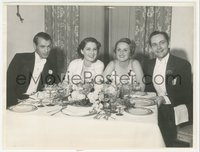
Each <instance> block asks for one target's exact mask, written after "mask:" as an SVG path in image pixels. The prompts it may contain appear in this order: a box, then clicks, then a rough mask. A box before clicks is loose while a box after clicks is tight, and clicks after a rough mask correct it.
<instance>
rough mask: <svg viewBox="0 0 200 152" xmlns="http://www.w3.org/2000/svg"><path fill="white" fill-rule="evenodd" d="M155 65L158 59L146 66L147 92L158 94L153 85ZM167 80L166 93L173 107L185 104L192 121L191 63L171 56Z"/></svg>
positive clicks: (168, 63)
mask: <svg viewBox="0 0 200 152" xmlns="http://www.w3.org/2000/svg"><path fill="white" fill-rule="evenodd" d="M155 63H156V59H153V60H149V61H147V62H146V64H145V66H144V76H145V83H146V88H145V90H146V91H153V92H156V90H155V88H154V86H153V83H152V77H153V71H154V66H155ZM165 79H166V91H167V94H168V98H169V100H170V101H171V106H172V107H175V106H178V105H180V104H185V105H186V106H187V109H188V112H189V119H190V120H192V113H193V109H192V107H193V97H192V96H193V88H192V74H191V65H190V63H189V62H188V61H186V60H184V59H181V58H179V57H176V56H173V55H171V54H170V56H169V59H168V62H167V67H166V75H165Z"/></svg>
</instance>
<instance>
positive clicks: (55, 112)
mask: <svg viewBox="0 0 200 152" xmlns="http://www.w3.org/2000/svg"><path fill="white" fill-rule="evenodd" d="M65 108H67V105H66V106H63V107H62V108H61V109H59V110H58V111H56V112H54V113H52V114H51V116H54V115H55V114H57V113H59V112H61V111H62V110H63V109H65ZM54 111H55V110H54Z"/></svg>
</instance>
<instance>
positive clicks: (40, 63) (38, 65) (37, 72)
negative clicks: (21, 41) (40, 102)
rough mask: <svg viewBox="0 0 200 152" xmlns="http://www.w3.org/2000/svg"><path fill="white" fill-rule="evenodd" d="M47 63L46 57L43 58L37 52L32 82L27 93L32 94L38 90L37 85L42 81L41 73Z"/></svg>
mask: <svg viewBox="0 0 200 152" xmlns="http://www.w3.org/2000/svg"><path fill="white" fill-rule="evenodd" d="M45 63H46V59H41V58H40V56H39V55H38V54H37V53H36V52H35V64H34V69H33V73H32V77H31V81H30V84H29V86H28V89H27V91H26V94H28V95H30V94H33V93H35V92H37V87H38V84H39V81H40V77H41V73H42V70H43V68H44V65H45Z"/></svg>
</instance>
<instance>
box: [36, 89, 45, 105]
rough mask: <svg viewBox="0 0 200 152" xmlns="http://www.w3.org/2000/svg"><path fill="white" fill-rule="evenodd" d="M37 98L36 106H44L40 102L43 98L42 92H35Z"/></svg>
mask: <svg viewBox="0 0 200 152" xmlns="http://www.w3.org/2000/svg"><path fill="white" fill-rule="evenodd" d="M37 98H38V99H39V105H38V107H44V105H43V103H42V101H43V99H44V94H43V93H41V92H37Z"/></svg>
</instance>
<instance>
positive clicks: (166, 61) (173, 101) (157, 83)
mask: <svg viewBox="0 0 200 152" xmlns="http://www.w3.org/2000/svg"><path fill="white" fill-rule="evenodd" d="M149 44H150V47H151V49H152V51H153V52H154V54H155V56H156V58H155V59H152V60H149V61H146V63H145V65H144V77H145V83H146V89H145V90H146V91H149V92H156V93H157V96H156V97H155V98H154V101H155V102H156V103H157V105H158V123H159V127H160V130H161V132H162V135H163V138H164V141H165V143H166V146H167V147H171V146H173V143H174V141H175V139H176V135H177V132H176V125H178V124H181V123H185V122H188V121H189V120H190V121H192V113H193V110H192V107H193V104H192V103H193V99H192V92H193V91H192V76H191V75H192V74H191V65H190V63H189V62H188V61H186V60H184V59H181V58H179V57H176V56H173V55H172V54H171V53H170V49H169V37H168V35H167V33H165V32H159V31H154V32H153V33H151V35H150V38H149Z"/></svg>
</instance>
